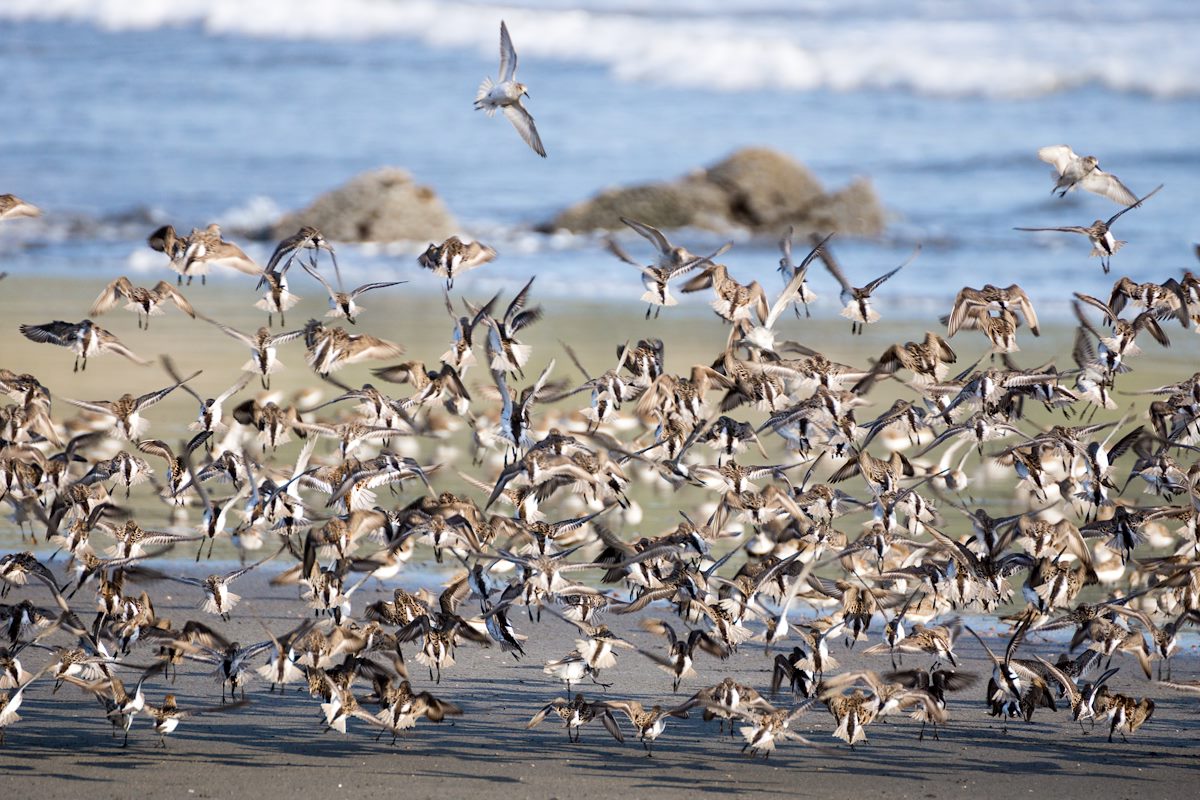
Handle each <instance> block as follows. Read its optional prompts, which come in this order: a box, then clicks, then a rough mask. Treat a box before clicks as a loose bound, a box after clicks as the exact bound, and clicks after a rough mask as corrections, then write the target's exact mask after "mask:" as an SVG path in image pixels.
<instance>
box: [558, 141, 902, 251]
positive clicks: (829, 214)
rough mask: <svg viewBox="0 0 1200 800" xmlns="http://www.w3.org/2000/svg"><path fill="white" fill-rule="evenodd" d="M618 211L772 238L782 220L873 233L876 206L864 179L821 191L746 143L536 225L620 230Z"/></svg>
mask: <svg viewBox="0 0 1200 800" xmlns="http://www.w3.org/2000/svg"><path fill="white" fill-rule="evenodd" d="M621 216H626V217H631V218H633V219H637V220H641V221H642V222H646V223H649V224H650V225H654V226H655V227H658V228H682V227H697V228H706V229H709V230H716V231H724V230H730V229H735V228H743V229H748V230H750V231H752V232H754V233H762V234H765V235H770V236H774V235H777V234H778V233H779V232H781V231H782V230H783V229H784V228H786V227H787V226H788V225H795V226H796V229H797V232H798V233H806V232H809V231H818V232H822V233H829V232H837V233H840V234H843V235H851V236H877V235H879V234H880V233H882V232H883V229H884V212H883V208H882V206H881V205H880V203H879V198H878V197H877V196H876V194H875V190H874V189H873V188H872V187H871V184H870V182H869V181H867V180H865V179H857V180H855V181H853V182H852V183H851V184H850V185H848V186H847V187H845V188H843V189H841V190H840V191H836V192H826V191H825V189H824V188H823V187H822V186H821V184H820V183H819V182H818V181H817V179H816V178H815V177H814V176H813V174H812V173H811V172H809V170H808V169H807V168H806V167H804V166H803V165H802V164H799V163H797V162H796V161H794V160H793V159H791V158H789V157H788V156H786V155H784V154H782V153H779V152H776V151H774V150H770V149H768V148H763V147H750V148H745V149H742V150H738V151H737V152H735V153H733V154H732V155H730V156H729V157H728V158H726V159H724V160H723V161H721V162H719V163H717V164H714V165H712V166H711V167H709V168H707V169H703V170H697V171H696V172H693V173H691V174H689V175H685V176H684V177H682V178H679V179H678V180H675V181H668V182H662V183H650V184H643V185H640V186H630V187H625V188H619V189H608V190H606V191H603V192H601V193H600V194H598V195H596V196H595V197H593V198H591V199H589V200H585V201H584V202H582V203H577V204H576V205H573V206H571V207H570V208H568V209H566V210H564V211H562V212H560V213H559V214H558V215H557V216H555V217H554V218H553V219H552V220H550V221H549V222H546V223H544V224H542V225H540V226H539V230H543V231H555V230H569V231H572V232H583V231H591V230H597V229H601V230H620V229H622V228H623V226H622V225H621V222H620V220H619V219H618V218H619V217H621Z"/></svg>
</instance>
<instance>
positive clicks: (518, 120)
mask: <svg viewBox="0 0 1200 800" xmlns="http://www.w3.org/2000/svg"><path fill="white" fill-rule="evenodd" d="M502 110H503V111H504V116H506V117H508V121H509V122H511V123H512V125H513V127H514V128H516V129H517V133H519V134H521V138H522V139H524V140H525V144H527V145H529V146H530V147H532V148H533V152H535V153H537V154H538V155H539V156H541V157H542V158H545V157H546V148H545V147H544V146H543V145H542V137H541V136H538V132H537V126H536V125H534V124H533V116H532V115H531V114H530V113H529V112H528V111H526V110H525V106H523V105H521V102H520V101H519V100H518V101H517V102H515V103H510V104H509V105H506V106H504V107H503V109H502Z"/></svg>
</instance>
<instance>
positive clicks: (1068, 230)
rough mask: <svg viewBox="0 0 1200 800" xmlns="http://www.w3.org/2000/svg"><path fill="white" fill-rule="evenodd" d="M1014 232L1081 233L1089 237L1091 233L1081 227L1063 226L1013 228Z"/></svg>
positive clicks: (1089, 230)
mask: <svg viewBox="0 0 1200 800" xmlns="http://www.w3.org/2000/svg"><path fill="white" fill-rule="evenodd" d="M1013 230H1014V231H1058V232H1059V233H1081V234H1083V235H1084V236H1090V235H1091V233H1092V231H1091V229H1090V228H1085V227H1083V226H1082V225H1064V226H1062V227H1061V228H1013Z"/></svg>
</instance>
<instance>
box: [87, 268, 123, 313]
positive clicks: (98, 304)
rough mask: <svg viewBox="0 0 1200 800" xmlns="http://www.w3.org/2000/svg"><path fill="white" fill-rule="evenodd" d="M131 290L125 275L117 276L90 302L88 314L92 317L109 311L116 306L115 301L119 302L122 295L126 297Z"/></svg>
mask: <svg viewBox="0 0 1200 800" xmlns="http://www.w3.org/2000/svg"><path fill="white" fill-rule="evenodd" d="M132 292H133V285H132V284H131V283H130V282H129V279H128V278H126V277H125V276H121V277H120V278H117V279H116V280H115V281H113V282H111V283H110V284H108V286H105V287H104V291H102V292H101V293H100V296H99V297H97V298H96V301H95V302H94V303H92V307H91V309H89V310H88V314H90V315H91V316H93V317H98V316H100V315H101V314H104V313H105V312H108V311H111V310H112V309H113V308H115V307H116V305H117V303H119V302H121V298H122V297H128V296H129V295H130V294H131V293H132Z"/></svg>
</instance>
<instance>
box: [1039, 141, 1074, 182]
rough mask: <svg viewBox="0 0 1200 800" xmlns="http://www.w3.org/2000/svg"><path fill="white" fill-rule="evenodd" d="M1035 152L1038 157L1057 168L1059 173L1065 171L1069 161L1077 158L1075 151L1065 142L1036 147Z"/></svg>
mask: <svg viewBox="0 0 1200 800" xmlns="http://www.w3.org/2000/svg"><path fill="white" fill-rule="evenodd" d="M1037 154H1038V158H1040V159H1041V160H1042V161H1045V162H1046V163H1047V164H1050V165H1051V166H1053V167H1054V168H1055V169H1056V170H1058V174H1059V175H1062V174H1063V173H1064V172H1066V171H1067V167H1068V166H1070V164H1071V162H1072V161H1074V160H1076V159H1077V158H1079V156H1077V155H1075V151H1074V150H1072V149H1071V148H1070V147H1067V146H1066V145H1065V144H1052V145H1047V146H1046V147H1041V148H1038V152H1037Z"/></svg>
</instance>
